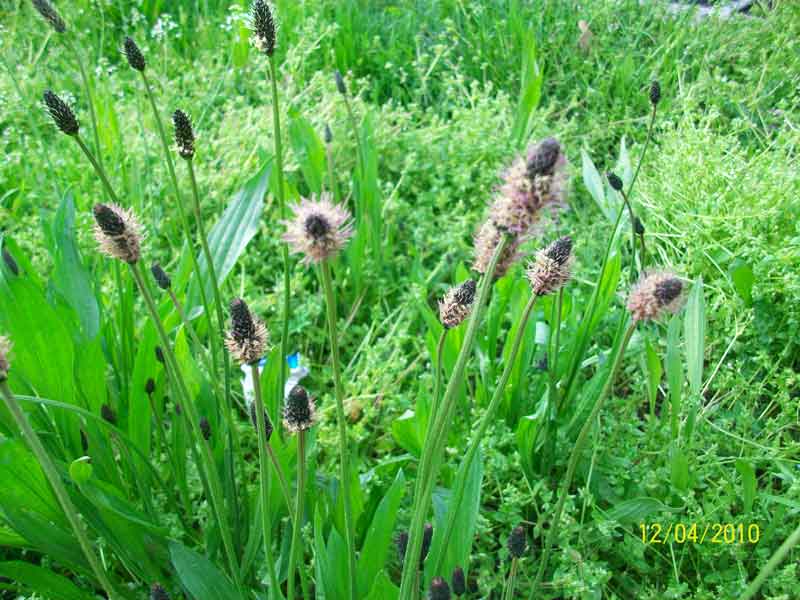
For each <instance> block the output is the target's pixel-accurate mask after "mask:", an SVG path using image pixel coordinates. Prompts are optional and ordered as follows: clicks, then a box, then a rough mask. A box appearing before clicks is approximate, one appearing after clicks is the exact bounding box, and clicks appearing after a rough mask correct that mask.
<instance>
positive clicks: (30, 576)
mask: <svg viewBox="0 0 800 600" xmlns="http://www.w3.org/2000/svg"><path fill="white" fill-rule="evenodd" d="M0 577H5V578H7V579H10V580H11V581H13V582H15V583H17V584H18V585H21V586H22V587H23V588H25V589H27V590H29V591H31V592H35V593H36V594H37V595H39V596H41V597H42V598H44V599H46V600H93V599H94V597H95V596H94V595H93V594H89V593H87V592H82V591H81V590H80V589H78V586H76V585H75V584H74V583H72V581H70V580H69V579H67V578H66V577H63V576H61V575H58V574H57V573H54V572H53V571H52V570H51V569H49V568H47V567H39V566H36V565H33V564H31V563H29V562H23V561H21V560H12V561H8V562H3V563H0Z"/></svg>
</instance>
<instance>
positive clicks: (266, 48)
mask: <svg viewBox="0 0 800 600" xmlns="http://www.w3.org/2000/svg"><path fill="white" fill-rule="evenodd" d="M250 20H251V27H252V30H253V36H252V43H253V46H255V48H256V49H257V50H258V51H259V52H261V53H262V54H264V55H265V56H266V57H267V62H268V63H269V79H270V87H271V90H272V130H273V139H274V143H275V167H276V168H277V183H278V191H277V194H276V197H277V198H278V215H279V217H280V219H281V221H285V220H286V218H287V214H286V184H285V182H284V179H285V174H284V172H283V138H282V134H281V111H280V103H279V96H278V67H277V64H276V62H275V46H276V43H277V35H276V33H277V27H276V24H275V15H274V14H273V11H272V9H271V8H270V6H269V4H268V3H267V2H266V1H265V0H255V1H254V2H253V4H252V6H251V8H250ZM281 254H282V256H283V311H282V315H281V316H282V318H283V325H282V328H281V342H280V352H281V354H280V361H281V376H280V378H279V390H278V393H279V396H278V397H279V398H281V399H283V397H284V394H285V392H284V388H285V387H286V379H287V378H288V375H289V367H288V364H287V363H286V356H287V355H288V353H289V320H290V319H291V296H292V292H291V273H290V269H289V246H288V244H286V243H284V244H283V245H282V247H281Z"/></svg>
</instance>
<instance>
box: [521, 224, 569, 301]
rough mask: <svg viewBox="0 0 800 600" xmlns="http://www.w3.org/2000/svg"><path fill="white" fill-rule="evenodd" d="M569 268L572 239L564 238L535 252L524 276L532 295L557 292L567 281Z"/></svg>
mask: <svg viewBox="0 0 800 600" xmlns="http://www.w3.org/2000/svg"><path fill="white" fill-rule="evenodd" d="M571 266H572V239H571V238H569V237H566V236H565V237H562V238H559V239H557V240H556V241H555V242H553V243H552V244H550V245H549V246H548V247H547V248H545V249H544V250H540V251H539V252H537V253H536V258H535V259H534V260H533V261H532V262H531V263H530V264H529V265H528V268H527V270H526V272H525V274H526V275H527V277H528V281H529V282H530V284H531V290H532V291H533V293H534V294H536V295H537V296H545V295H547V294H551V293H553V292H555V291H557V290H559V289H560V288H561V287H563V286H564V284H565V283H567V281H569V278H570V276H571V274H572V269H571Z"/></svg>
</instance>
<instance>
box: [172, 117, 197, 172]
mask: <svg viewBox="0 0 800 600" xmlns="http://www.w3.org/2000/svg"><path fill="white" fill-rule="evenodd" d="M172 125H173V126H174V128H175V145H176V146H177V147H178V154H180V155H181V158H185V159H186V160H191V159H192V158H194V140H195V138H194V129H193V128H192V120H191V119H190V118H189V115H187V114H186V113H185V112H183V111H182V110H180V109H178V110H176V111H175V112H174V113H172Z"/></svg>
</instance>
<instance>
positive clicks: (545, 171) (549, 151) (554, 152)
mask: <svg viewBox="0 0 800 600" xmlns="http://www.w3.org/2000/svg"><path fill="white" fill-rule="evenodd" d="M560 156H561V144H559V143H558V140H557V139H555V138H553V137H549V138H545V139H543V140H542V141H541V142H539V143H538V144H536V146H534V147H533V148H532V149H531V150H529V151H528V161H527V163H526V165H525V166H526V167H527V169H526V171H527V175H528V179H534V178H535V177H538V176H540V175H550V174H552V172H553V169H554V168H555V166H556V163H557V162H558V159H559V158H560Z"/></svg>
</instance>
